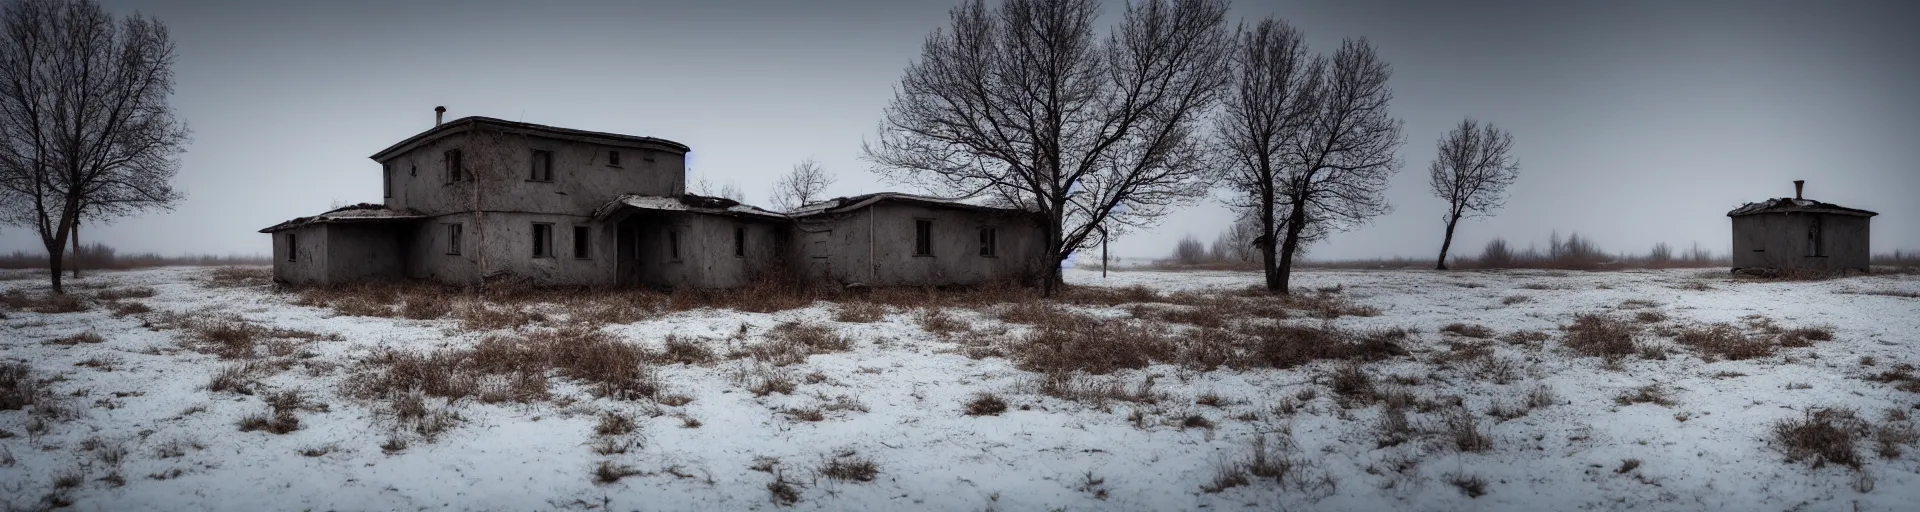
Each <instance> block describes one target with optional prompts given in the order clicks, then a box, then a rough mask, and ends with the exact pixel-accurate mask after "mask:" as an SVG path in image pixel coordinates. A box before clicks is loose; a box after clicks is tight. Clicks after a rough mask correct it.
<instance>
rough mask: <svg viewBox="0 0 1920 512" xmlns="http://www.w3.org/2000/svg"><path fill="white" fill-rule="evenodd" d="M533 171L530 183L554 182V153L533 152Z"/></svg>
mask: <svg viewBox="0 0 1920 512" xmlns="http://www.w3.org/2000/svg"><path fill="white" fill-rule="evenodd" d="M531 160H533V169H532V172H531V173H530V174H528V176H527V179H528V180H530V181H553V152H552V151H543V150H538V149H536V150H533V158H532V159H531Z"/></svg>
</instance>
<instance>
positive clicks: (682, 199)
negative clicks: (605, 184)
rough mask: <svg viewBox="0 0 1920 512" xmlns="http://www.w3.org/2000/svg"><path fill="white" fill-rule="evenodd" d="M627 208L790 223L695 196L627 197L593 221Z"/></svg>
mask: <svg viewBox="0 0 1920 512" xmlns="http://www.w3.org/2000/svg"><path fill="white" fill-rule="evenodd" d="M623 208H635V209H640V210H653V211H674V212H692V213H704V214H709V215H733V216H741V217H760V218H767V219H786V218H787V216H785V215H781V214H779V213H774V212H771V211H767V210H763V209H760V208H759V207H756V206H751V205H746V204H741V203H740V202H739V201H735V200H732V199H727V198H724V197H708V196H701V195H694V194H684V195H679V196H647V195H640V194H626V195H622V196H620V197H619V198H617V199H614V200H612V201H609V202H607V204H605V205H602V206H601V207H599V208H597V209H595V210H594V211H593V218H595V219H605V218H607V216H609V215H613V213H614V212H617V211H620V210H621V209H623Z"/></svg>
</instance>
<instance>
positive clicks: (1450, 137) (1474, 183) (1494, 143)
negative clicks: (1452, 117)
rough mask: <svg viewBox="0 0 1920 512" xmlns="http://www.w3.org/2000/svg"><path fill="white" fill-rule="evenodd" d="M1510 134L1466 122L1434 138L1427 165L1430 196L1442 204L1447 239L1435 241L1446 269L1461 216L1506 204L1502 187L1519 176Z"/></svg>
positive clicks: (1479, 214)
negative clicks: (1435, 148)
mask: <svg viewBox="0 0 1920 512" xmlns="http://www.w3.org/2000/svg"><path fill="white" fill-rule="evenodd" d="M1512 153H1513V134H1510V133H1507V132H1506V131H1503V130H1501V129H1499V128H1496V127H1494V126H1493V123H1481V122H1479V121H1475V120H1473V119H1472V118H1467V119H1465V120H1462V121H1460V125H1459V126H1455V127H1454V128H1453V131H1450V132H1447V136H1446V138H1442V139H1440V156H1439V157H1438V158H1435V159H1433V164H1432V165H1430V166H1428V167H1427V173H1428V178H1429V180H1430V184H1431V185H1432V186H1433V195H1435V196H1438V197H1439V198H1440V199H1444V200H1446V201H1447V215H1446V217H1443V218H1442V219H1441V220H1444V221H1446V223H1447V236H1446V238H1444V239H1442V240H1441V242H1440V262H1439V263H1438V264H1435V266H1434V268H1438V269H1440V270H1446V269H1447V249H1449V248H1451V247H1452V246H1453V228H1454V227H1455V226H1457V225H1459V224H1460V219H1461V218H1463V217H1484V216H1487V215H1492V214H1493V212H1494V211H1496V210H1499V209H1500V206H1501V205H1502V204H1503V203H1505V202H1506V193H1507V185H1511V184H1513V180H1514V179H1515V178H1518V177H1519V176H1520V163H1519V162H1516V161H1514V159H1513V154H1512Z"/></svg>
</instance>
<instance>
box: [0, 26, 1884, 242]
mask: <svg viewBox="0 0 1920 512" xmlns="http://www.w3.org/2000/svg"><path fill="white" fill-rule="evenodd" d="M104 3H105V4H106V5H107V7H108V8H109V9H110V10H113V11H115V12H117V13H121V14H125V13H130V12H133V11H136V10H138V11H140V12H143V13H146V14H149V15H152V16H155V17H157V18H159V19H160V20H161V21H162V22H164V23H165V24H166V25H167V26H168V27H169V28H170V29H171V31H172V35H173V37H174V41H175V42H176V44H177V45H178V54H179V61H178V63H177V64H176V67H175V72H176V74H177V75H178V83H177V93H176V95H175V97H174V103H173V104H174V106H175V108H176V109H177V113H178V114H179V115H180V116H181V117H182V118H184V119H185V120H186V121H187V122H188V124H189V126H190V127H191V128H192V130H193V142H192V144H191V145H190V146H189V147H188V151H187V153H186V154H185V155H183V157H182V158H183V166H182V170H181V172H180V176H179V178H178V182H177V185H178V186H179V187H180V188H182V189H184V190H185V191H186V193H187V195H188V196H187V199H186V201H185V202H183V203H181V204H180V206H179V207H178V208H177V209H176V210H175V211H174V212H172V213H164V214H155V215H151V216H147V217H143V218H135V219H124V220H121V221H119V222H117V223H116V224H114V225H111V226H92V225H89V226H86V227H84V228H83V231H82V237H83V239H84V241H87V242H92V241H104V242H106V243H108V244H110V245H112V246H114V247H115V248H117V249H119V250H120V251H122V252H148V251H154V252H161V253H166V254H180V253H216V254H228V253H265V252H267V250H268V244H269V240H268V238H267V237H266V235H261V234H257V233H255V232H254V231H255V230H258V229H259V228H262V227H265V226H268V225H271V224H274V223H277V222H280V221H282V220H286V219H288V218H292V217H296V216H303V215H311V214H315V213H319V212H321V211H324V210H326V209H328V208H329V207H331V206H333V205H335V204H349V203H356V202H363V201H373V202H377V201H379V200H380V184H379V166H378V164H376V163H374V162H373V161H371V160H368V159H367V155H370V154H373V153H374V152H375V151H378V150H380V149H382V148H385V147H386V146H388V145H390V144H392V143H394V142H397V141H399V140H401V139H404V138H406V137H408V136H410V135H412V134H414V133H418V132H420V131H422V130H425V129H427V128H429V127H431V126H432V124H433V112H432V108H433V107H434V106H435V105H445V106H447V108H448V109H449V112H448V115H449V117H450V118H457V117H461V116H467V115H485V116H492V117H499V118H504V119H514V120H522V121H526V122H532V123H542V124H551V125H558V126H565V127H570V128H580V129H588V130H599V131H610V132H618V133H628V134H635V135H647V136H654V137H662V138H666V139H671V140H675V141H679V142H682V143H685V144H687V145H689V146H691V147H693V148H694V153H693V157H692V158H691V167H692V169H691V171H692V177H693V178H696V179H697V178H701V177H704V178H706V179H708V180H709V181H712V182H714V183H715V184H716V185H717V184H722V183H726V182H733V183H736V184H738V186H740V187H741V188H742V189H743V190H744V191H745V192H746V194H747V196H748V200H749V201H750V202H754V203H758V204H767V203H769V202H770V201H768V198H767V193H768V190H769V185H770V184H771V182H772V181H773V179H774V178H775V177H777V176H779V175H780V174H782V173H784V172H786V171H787V170H788V169H789V168H790V167H791V166H792V165H793V164H794V163H796V162H798V161H800V160H802V159H805V158H809V157H812V158H816V159H818V160H819V161H820V162H821V163H823V164H824V165H825V166H827V167H828V168H829V169H831V170H833V171H835V172H837V173H838V174H839V176H840V182H839V183H838V184H837V185H836V186H834V187H833V188H832V189H830V190H829V193H830V194H832V195H849V194H857V193H864V192H874V191H880V190H887V189H890V188H893V187H889V186H887V185H886V184H884V183H881V182H880V181H879V180H878V179H877V178H876V176H875V175H874V174H872V173H870V172H868V169H867V164H866V163H865V162H863V161H861V160H860V159H859V150H860V143H861V141H862V140H863V139H867V138H871V137H872V136H873V133H874V129H875V127H876V126H877V125H878V123H879V120H880V115H881V109H882V108H883V107H885V105H886V103H887V101H888V99H889V98H890V97H891V88H892V87H893V85H894V84H895V83H896V82H897V80H898V79H899V77H900V72H901V71H902V70H903V69H904V68H905V67H906V66H907V64H908V63H909V62H910V61H911V60H913V59H915V58H916V57H917V56H918V54H919V48H920V44H921V42H922V41H923V40H924V38H925V37H926V36H927V34H928V33H929V32H930V31H932V30H934V29H935V28H939V27H942V26H945V25H946V23H947V14H946V13H947V10H948V9H949V8H951V7H952V5H953V3H950V2H948V1H945V0H940V1H925V2H895V1H884V0H873V1H835V2H789V1H778V0H767V1H737V0H715V1H687V2H662V3H648V2H611V1H605V2H573V1H565V0H548V1H542V2H465V3H463V4H462V5H461V6H460V7H458V8H447V7H443V6H441V5H440V3H439V2H417V1H358V0H351V1H337V2H311V3H297V2H206V1H155V2H132V1H120V0H104ZM1449 3H1450V4H1452V5H1440V4H1442V2H1424V1H1420V2H1416V1H1407V2H1385V1H1354V0H1345V1H1338V0H1326V1H1317V0H1316V1H1294V2H1290V1H1260V2H1255V1H1245V0H1242V1H1239V2H1236V3H1235V4H1234V16H1236V17H1240V18H1244V19H1248V20H1257V19H1258V18H1261V17H1265V16H1277V17H1279V18H1282V19H1285V20H1287V21H1289V22H1291V23H1293V24H1294V25H1295V26H1297V27H1300V28H1301V29H1302V30H1304V31H1305V32H1306V34H1307V40H1308V42H1309V44H1311V45H1312V51H1315V52H1322V51H1329V50H1330V49H1331V48H1333V47H1335V46H1336V45H1337V44H1338V42H1339V40H1340V39H1341V38H1345V37H1367V38H1369V39H1371V40H1373V41H1374V42H1375V44H1376V45H1377V47H1378V48H1379V51H1380V53H1381V54H1382V55H1383V56H1384V57H1385V58H1386V60H1387V61H1388V62H1389V63H1391V64H1392V65H1393V68H1394V76H1393V80H1392V82H1391V84H1392V87H1393V89H1394V93H1395V99H1394V102H1393V107H1392V111H1393V112H1394V114H1395V115H1396V116H1398V117H1400V118H1401V119H1403V120H1405V122H1406V135H1407V143H1406V145H1405V146H1403V148H1402V150H1401V157H1402V159H1403V160H1404V161H1405V163H1406V164H1405V166H1404V167H1403V168H1402V170H1401V172H1400V175H1399V176H1398V177H1397V178H1395V179H1394V180H1393V182H1392V188H1391V190H1390V191H1389V192H1388V197H1389V200H1390V202H1391V203H1392V204H1393V205H1394V208H1395V211H1394V212H1393V213H1392V214H1390V215H1387V216H1384V217H1381V218H1378V219H1376V220H1375V221H1374V222H1373V223H1371V224H1369V225H1367V226H1365V227H1363V228H1361V229H1358V230H1355V231H1352V232H1348V233H1342V234H1338V235H1335V236H1334V237H1332V238H1331V239H1330V240H1329V241H1327V242H1325V243H1323V244H1321V245H1319V246H1315V247H1313V248H1311V253H1310V256H1312V257H1317V258H1364V257H1385V256H1396V255H1398V256H1413V257H1420V258H1429V257H1432V255H1433V254H1435V253H1437V251H1438V250H1439V249H1438V246H1439V241H1440V237H1441V229H1442V225H1441V221H1440V214H1441V212H1442V210H1443V206H1444V205H1442V204H1441V203H1440V201H1439V200H1438V199H1435V198H1433V197H1432V195H1431V194H1430V193H1429V191H1428V189H1427V185H1426V180H1427V177H1426V166H1427V163H1428V162H1429V161H1431V160H1432V158H1433V155H1434V152H1435V149H1434V145H1435V141H1436V139H1438V138H1439V137H1440V136H1441V135H1442V134H1443V133H1444V132H1445V131H1446V130H1447V129H1448V128H1450V127H1451V126H1452V125H1453V124H1454V123H1457V122H1458V121H1459V120H1460V118H1462V117H1463V116H1473V117H1476V118H1479V119H1482V120H1485V121H1490V122H1493V123H1495V124H1498V125H1499V126H1501V127H1503V128H1506V129H1508V130H1510V131H1512V132H1513V133H1514V136H1515V139H1516V145H1517V149H1516V152H1517V156H1518V158H1519V159H1520V162H1521V164H1522V166H1523V170H1522V174H1521V178H1520V180H1519V182H1518V183H1516V184H1515V185H1514V186H1513V187H1512V188H1511V189H1510V192H1511V194H1512V197H1511V198H1510V199H1509V200H1508V201H1507V206H1506V208H1505V209H1504V210H1502V211H1501V212H1500V213H1499V215H1498V216H1497V217H1494V218H1491V219H1488V220H1481V221H1470V222H1466V223H1463V224H1462V226H1461V228H1460V233H1459V234H1458V235H1457V236H1456V240H1455V247H1456V248H1460V249H1459V250H1457V251H1456V254H1462V253H1466V254H1472V253H1477V252H1478V249H1479V246H1480V245H1481V244H1483V243H1484V242H1485V241H1486V240H1487V239H1488V238H1491V237H1493V236H1495V235H1499V236H1504V237H1505V238H1507V239H1508V240H1509V242H1512V243H1518V244H1519V245H1520V246H1523V247H1524V246H1525V245H1527V243H1528V242H1543V241H1544V240H1545V239H1546V237H1547V234H1548V232H1549V231H1550V230H1559V231H1560V232H1561V233H1562V234H1563V235H1564V234H1565V233H1567V232H1571V231H1578V232H1580V233H1581V234H1582V235H1586V236H1591V237H1592V238H1593V239H1594V240H1596V241H1597V242H1598V243H1599V244H1600V245H1601V247H1602V248H1604V249H1607V250H1610V251H1617V250H1622V249H1628V250H1632V251H1634V252H1644V251H1645V250H1646V248H1647V247H1649V246H1651V245H1652V244H1654V243H1655V242H1660V241H1666V242H1669V243H1673V244H1675V245H1676V246H1681V247H1684V246H1687V245H1689V244H1691V243H1692V242H1695V241H1698V242H1700V243H1701V244H1702V245H1703V246H1706V247H1709V248H1712V249H1714V250H1715V251H1717V252H1722V253H1724V252H1725V251H1726V249H1727V246H1728V243H1729V242H1728V238H1729V235H1728V220H1727V218H1726V216H1725V213H1726V211H1727V210H1729V209H1732V208H1734V207H1736V206H1739V205H1740V204H1741V203H1743V202H1747V201H1757V200H1760V199H1763V198H1767V197H1781V196H1788V195H1791V194H1792V192H1793V190H1792V183H1790V181H1791V180H1794V179H1805V180H1808V185H1807V196H1808V197H1810V198H1814V199H1820V200H1825V201H1830V202H1835V203H1839V204H1842V205H1846V206H1851V207H1856V208H1864V209H1869V210H1874V211H1877V212H1879V213H1880V214H1881V215H1880V216H1879V217H1877V218H1875V219H1874V233H1873V247H1874V250H1875V251H1876V252H1886V251H1891V250H1892V249H1895V248H1905V249H1909V250H1912V249H1920V227H1916V225H1917V224H1920V202H1916V201H1914V200H1913V199H1912V197H1913V195H1914V193H1915V192H1916V191H1920V163H1917V162H1920V137H1917V135H1920V99H1917V98H1915V97H1914V95H1915V93H1916V91H1920V58H1915V57H1914V56H1913V54H1912V51H1913V50H1914V49H1916V48H1920V35H1916V33H1920V31H1916V30H1915V29H1914V27H1920V6H1916V5H1913V4H1911V3H1909V2H1898V1H1890V2H1839V1H1836V2H1815V1H1806V2H1771V1H1751V2H1750V1H1724V2H1706V1H1645V2H1642V1H1629V2H1615V1H1604V2H1572V1H1566V2H1562V1H1553V2H1534V1H1517V2H1449ZM803 4H804V5H803ZM1119 6H1120V4H1119V3H1118V2H1117V1H1116V2H1115V3H1114V4H1113V5H1112V6H1111V7H1110V8H1108V9H1107V12H1106V15H1105V17H1104V18H1103V20H1102V21H1103V25H1111V24H1112V22H1114V21H1116V20H1117V18H1118V14H1119ZM1231 218H1232V217H1231V214H1230V213H1228V212H1227V211H1226V209H1225V208H1223V207H1221V206H1219V203H1218V202H1217V201H1213V200H1211V199H1210V200H1207V201H1203V202H1201V203H1198V204H1195V205H1193V206H1192V207H1190V208H1187V209H1185V210H1183V211H1180V212H1179V213H1176V214H1173V215H1170V216H1168V217H1166V218H1164V219H1163V220H1162V221H1161V223H1160V225H1159V227H1157V228H1156V229H1154V230H1152V231H1148V232H1143V233H1137V234H1133V235H1130V236H1128V237H1126V238H1124V239H1121V240H1117V241H1116V242H1115V244H1114V247H1113V250H1114V252H1115V253H1117V254H1121V255H1127V256H1161V255H1164V254H1166V253H1167V252H1168V251H1169V249H1170V248H1171V246H1172V242H1173V241H1174V240H1175V239H1177V238H1178V237H1179V236H1181V235H1183V234H1186V233H1189V232H1191V233H1194V234H1196V235H1199V236H1201V237H1202V238H1203V239H1206V240H1211V239H1212V238H1213V236H1214V235H1215V234H1216V233H1218V232H1219V231H1220V229H1221V228H1222V227H1223V226H1224V225H1225V224H1226V223H1227V222H1228V221H1229V220H1230V219H1231ZM21 249H26V250H34V251H38V250H39V241H38V238H37V237H36V236H34V235H33V234H32V232H31V231H30V230H29V229H23V228H19V227H13V226H7V227H3V228H0V251H13V250H21Z"/></svg>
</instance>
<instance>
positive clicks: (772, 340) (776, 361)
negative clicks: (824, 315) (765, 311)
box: [734, 322, 853, 366]
mask: <svg viewBox="0 0 1920 512" xmlns="http://www.w3.org/2000/svg"><path fill="white" fill-rule="evenodd" d="M852 348H853V342H852V341H850V340H848V339H847V337H846V336H843V335H841V334H840V333H839V331H838V330H836V329H834V328H833V327H829V326H826V325H820V324H812V323H803V322H784V323H781V324H780V325H776V326H774V328H773V329H772V330H770V331H768V332H767V341H766V342H763V343H759V344H755V345H751V346H748V347H746V348H745V349H743V350H741V351H740V352H738V353H736V354H734V355H735V357H743V356H751V357H753V358H754V359H757V360H760V361H764V362H766V363H769V364H772V365H774V366H787V365H791V364H799V363H804V362H806V361H807V357H808V356H810V355H813V354H826V353H831V352H844V351H847V350H850V349H852Z"/></svg>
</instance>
